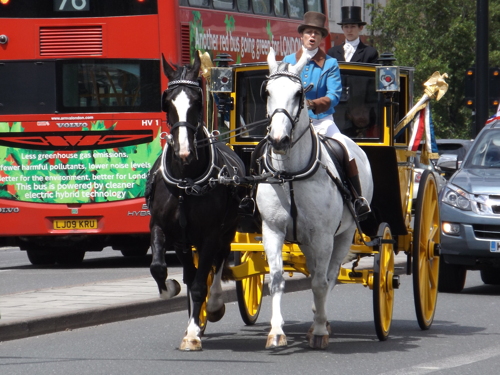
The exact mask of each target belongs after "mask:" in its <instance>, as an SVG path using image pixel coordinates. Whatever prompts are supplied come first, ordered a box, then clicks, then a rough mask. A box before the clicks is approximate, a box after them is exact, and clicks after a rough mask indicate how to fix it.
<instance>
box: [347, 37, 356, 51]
mask: <svg viewBox="0 0 500 375" xmlns="http://www.w3.org/2000/svg"><path fill="white" fill-rule="evenodd" d="M345 42H346V43H349V44H350V45H351V46H353V47H354V49H356V48H358V44H359V37H358V38H356V39H354V40H351V41H349V40H347V39H346V41H345Z"/></svg>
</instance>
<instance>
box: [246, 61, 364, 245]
mask: <svg viewBox="0 0 500 375" xmlns="http://www.w3.org/2000/svg"><path fill="white" fill-rule="evenodd" d="M283 76H286V77H288V78H290V79H292V80H293V81H296V82H297V83H299V85H300V87H301V89H300V100H299V103H300V104H299V109H298V111H297V114H296V115H295V117H294V118H292V116H291V115H290V113H289V112H288V111H287V110H286V109H285V108H276V109H275V110H274V112H273V113H272V114H271V116H269V122H271V120H272V118H273V116H274V115H275V114H277V113H282V114H284V115H285V116H286V117H287V118H288V119H289V120H290V122H291V124H292V131H293V129H294V127H295V125H296V124H297V122H298V121H299V117H300V113H301V112H302V110H303V109H304V101H305V100H304V99H305V94H306V93H307V91H308V90H309V89H310V88H311V87H310V86H309V87H307V88H305V89H304V88H303V87H302V83H301V79H300V76H299V75H298V74H295V73H293V72H289V71H287V70H278V71H276V72H274V73H272V74H271V75H270V76H269V77H268V80H266V81H264V83H263V85H264V84H266V85H267V82H268V81H269V80H271V79H275V78H278V77H283ZM307 131H309V133H310V135H311V139H312V143H313V150H312V152H311V157H310V159H309V163H308V164H307V166H306V167H305V168H303V169H302V170H300V171H296V172H292V173H290V172H285V171H279V170H277V169H275V168H274V167H273V166H272V156H271V147H270V142H269V141H268V139H267V137H266V138H264V139H263V140H262V141H261V142H260V143H259V144H258V145H257V147H256V149H255V151H254V152H255V153H256V155H255V157H252V161H253V163H256V164H260V163H262V165H261V169H263V172H264V174H265V173H268V174H271V176H272V177H271V178H267V179H266V180H265V181H262V182H265V183H280V184H283V183H285V182H288V184H289V190H290V205H291V208H290V215H291V217H292V223H293V242H295V243H299V242H298V240H297V215H298V212H297V206H296V203H295V195H294V188H293V181H300V180H304V179H307V178H309V177H311V176H312V175H314V174H315V173H316V171H317V170H318V168H319V166H320V165H321V166H322V167H323V168H324V169H325V171H326V173H327V175H328V176H329V177H330V179H331V180H332V181H333V182H334V183H335V185H336V186H337V188H338V190H339V192H340V194H341V196H342V199H343V201H344V202H345V203H347V207H348V208H349V210H350V212H351V214H352V216H353V218H354V220H355V222H356V225H357V227H358V229H359V230H360V232H362V231H361V228H360V225H359V221H358V219H357V217H356V214H355V211H354V207H352V204H351V193H350V191H349V189H348V188H347V187H346V185H345V184H344V183H343V182H342V181H344V180H345V178H344V177H343V170H344V166H341V164H345V163H344V162H343V161H344V159H345V155H346V152H345V151H344V146H343V145H342V144H340V142H338V141H336V140H335V139H333V138H327V137H323V136H322V137H321V142H322V143H323V144H324V145H325V148H326V150H327V151H328V154H329V156H330V158H331V159H332V162H333V163H334V164H335V166H336V168H337V170H338V173H339V175H340V176H341V177H340V178H338V177H336V176H335V175H334V174H333V173H332V172H331V171H330V169H329V168H328V166H327V165H326V164H325V163H324V162H322V161H321V146H320V143H319V142H320V136H319V135H318V134H317V133H316V132H315V131H314V127H313V125H312V122H311V121H309V126H308V127H307V128H306V129H305V130H304V132H303V133H302V134H300V135H299V136H298V137H297V139H296V140H294V141H293V142H292V143H291V146H290V148H292V147H293V146H294V145H295V144H296V143H297V142H298V141H299V140H300V139H301V138H302V137H303V136H304V134H305V133H306V132H307ZM337 143H338V145H336V144H337ZM343 151H344V152H343ZM252 167H254V168H255V164H254V165H252ZM252 167H251V168H252ZM255 169H257V168H255ZM261 172H262V171H261ZM340 225H341V224H340V223H339V228H340ZM337 230H338V228H337Z"/></svg>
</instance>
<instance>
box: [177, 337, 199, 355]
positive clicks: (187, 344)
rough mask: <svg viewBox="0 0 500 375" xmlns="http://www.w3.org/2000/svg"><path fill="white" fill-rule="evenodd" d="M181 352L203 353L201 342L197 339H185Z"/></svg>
mask: <svg viewBox="0 0 500 375" xmlns="http://www.w3.org/2000/svg"><path fill="white" fill-rule="evenodd" d="M179 350H182V351H184V352H199V351H201V340H200V339H199V338H198V337H197V338H187V337H184V338H183V339H182V342H181V346H179Z"/></svg>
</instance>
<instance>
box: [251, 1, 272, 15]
mask: <svg viewBox="0 0 500 375" xmlns="http://www.w3.org/2000/svg"><path fill="white" fill-rule="evenodd" d="M270 2H271V0H252V6H253V11H254V12H255V13H259V14H269V12H270V11H271V4H270Z"/></svg>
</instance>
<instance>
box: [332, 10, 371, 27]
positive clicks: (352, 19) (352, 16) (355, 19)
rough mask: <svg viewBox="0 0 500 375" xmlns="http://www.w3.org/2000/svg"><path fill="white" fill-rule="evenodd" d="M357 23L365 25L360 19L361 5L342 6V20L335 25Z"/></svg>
mask: <svg viewBox="0 0 500 375" xmlns="http://www.w3.org/2000/svg"><path fill="white" fill-rule="evenodd" d="M350 23H351V24H358V25H360V26H363V25H366V22H363V20H362V19H361V7H342V21H341V22H337V25H345V24H350Z"/></svg>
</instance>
